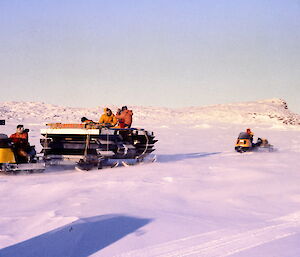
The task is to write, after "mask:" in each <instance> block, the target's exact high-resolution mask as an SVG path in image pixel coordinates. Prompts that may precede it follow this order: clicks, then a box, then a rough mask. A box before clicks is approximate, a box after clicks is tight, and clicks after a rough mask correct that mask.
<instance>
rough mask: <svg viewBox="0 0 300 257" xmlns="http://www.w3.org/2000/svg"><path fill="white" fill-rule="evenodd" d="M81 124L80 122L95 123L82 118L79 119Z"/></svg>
mask: <svg viewBox="0 0 300 257" xmlns="http://www.w3.org/2000/svg"><path fill="white" fill-rule="evenodd" d="M81 122H82V123H95V122H93V121H92V120H89V119H87V118H86V117H82V118H81Z"/></svg>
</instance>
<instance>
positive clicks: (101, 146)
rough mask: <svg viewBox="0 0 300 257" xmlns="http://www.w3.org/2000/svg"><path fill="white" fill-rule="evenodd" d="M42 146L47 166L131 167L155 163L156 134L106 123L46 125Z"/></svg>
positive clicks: (80, 168) (81, 167)
mask: <svg viewBox="0 0 300 257" xmlns="http://www.w3.org/2000/svg"><path fill="white" fill-rule="evenodd" d="M46 126H47V127H48V128H46V129H42V130H41V135H42V136H43V138H41V140H40V142H41V145H42V147H43V150H42V152H43V154H44V160H45V162H46V163H47V164H49V165H53V164H60V163H61V162H62V161H63V162H68V161H71V162H73V163H74V162H75V163H76V166H75V168H76V169H79V170H91V169H95V168H96V169H102V168H103V167H116V166H119V165H120V164H121V165H124V166H128V165H134V164H138V163H143V162H153V161H155V156H152V155H150V154H151V153H152V152H153V151H154V150H155V149H154V144H155V143H156V142H157V141H158V140H155V139H154V138H155V136H154V134H153V132H149V131H146V130H144V129H137V128H125V129H124V128H116V127H111V126H109V125H108V124H102V123H93V124H90V123H86V124H84V123H80V124H63V123H50V124H46Z"/></svg>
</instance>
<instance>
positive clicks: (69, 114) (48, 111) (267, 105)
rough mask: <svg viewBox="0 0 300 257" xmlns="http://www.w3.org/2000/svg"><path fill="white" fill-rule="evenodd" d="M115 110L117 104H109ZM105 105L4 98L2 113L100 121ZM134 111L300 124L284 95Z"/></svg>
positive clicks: (145, 117)
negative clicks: (63, 103) (265, 98)
mask: <svg viewBox="0 0 300 257" xmlns="http://www.w3.org/2000/svg"><path fill="white" fill-rule="evenodd" d="M109 107H110V108H111V109H112V110H113V112H115V111H116V109H117V107H116V106H109ZM103 108H104V106H99V107H95V108H74V107H64V106H56V105H52V104H46V103H40V102H2V103H0V117H1V119H8V120H20V121H22V120H28V119H32V120H35V121H37V122H80V118H81V117H83V116H85V117H87V118H89V119H93V120H95V121H97V120H98V119H99V117H100V115H101V114H102V112H103ZM129 108H130V109H132V110H133V112H134V122H135V123H136V124H143V123H155V124H162V125H163V124H198V123H204V122H207V123H211V122H222V123H234V124H264V123H267V124H282V125H294V126H300V115H299V114H295V113H293V112H291V111H290V110H289V109H288V105H287V103H286V102H285V101H284V100H282V99H276V98H275V99H267V100H261V101H254V102H242V103H232V104H219V105H210V106H198V107H188V108H176V109H175V108H163V107H141V106H129Z"/></svg>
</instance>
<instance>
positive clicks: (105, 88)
mask: <svg viewBox="0 0 300 257" xmlns="http://www.w3.org/2000/svg"><path fill="white" fill-rule="evenodd" d="M0 32H1V34H0V85H1V94H0V101H12V100H16V101H19V100H22V101H43V102H46V103H53V104H60V105H68V106H81V107H94V106H98V105H104V104H117V105H124V104H126V105H129V106H130V105H147V106H148V105H152V106H167V107H182V106H199V105H208V104H218V103H229V102H240V101H252V100H258V99H265V98H273V97H280V98H283V99H285V100H287V102H288V103H289V106H290V108H291V109H292V110H293V111H296V112H298V113H300V100H299V99H300V1H299V0H286V1H281V0H274V1H271V0H268V1H267V0H251V1H250V0H249V1H242V0H222V1H221V0H216V1H214V0H206V1H201V0H181V1H179V0H135V1H133V0H106V1H101V0H82V1H81V0H80V1H79V0H78V1H76V0H35V1H34V0H26V1H24V0H0Z"/></svg>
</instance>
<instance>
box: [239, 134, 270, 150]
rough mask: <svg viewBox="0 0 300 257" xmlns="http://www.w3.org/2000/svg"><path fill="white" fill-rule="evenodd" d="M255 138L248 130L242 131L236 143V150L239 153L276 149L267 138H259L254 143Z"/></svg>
mask: <svg viewBox="0 0 300 257" xmlns="http://www.w3.org/2000/svg"><path fill="white" fill-rule="evenodd" d="M252 141H253V138H252V137H251V135H249V134H248V133H246V132H241V133H240V134H239V136H238V139H237V141H236V144H235V150H236V151H237V152H239V153H244V152H248V151H256V150H266V151H269V152H272V151H274V147H273V145H271V144H270V143H269V141H268V140H267V139H264V138H258V139H257V142H256V143H253V142H252Z"/></svg>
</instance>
